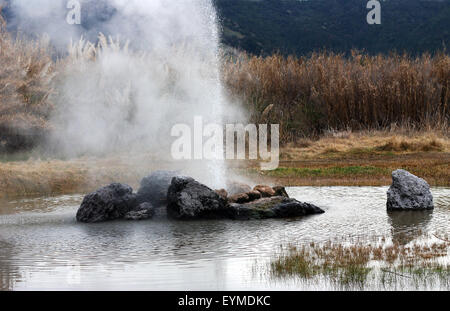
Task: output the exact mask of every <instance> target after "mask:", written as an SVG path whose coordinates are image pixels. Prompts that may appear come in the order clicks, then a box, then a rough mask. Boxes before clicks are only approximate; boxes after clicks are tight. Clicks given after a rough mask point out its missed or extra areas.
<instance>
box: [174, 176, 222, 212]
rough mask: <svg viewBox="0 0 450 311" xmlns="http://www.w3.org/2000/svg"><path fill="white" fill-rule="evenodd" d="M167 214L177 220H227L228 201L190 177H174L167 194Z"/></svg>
mask: <svg viewBox="0 0 450 311" xmlns="http://www.w3.org/2000/svg"><path fill="white" fill-rule="evenodd" d="M167 213H168V215H169V216H170V217H173V218H176V219H186V220H189V219H203V218H208V219H209V218H226V217H228V215H227V214H228V213H229V209H228V204H227V201H226V199H224V198H223V197H221V196H220V195H218V194H217V193H216V192H214V191H213V190H211V189H210V188H208V187H207V186H205V185H203V184H201V183H199V182H197V181H195V180H194V179H193V178H190V177H181V176H179V177H174V178H173V179H172V183H171V185H170V187H169V191H168V193H167Z"/></svg>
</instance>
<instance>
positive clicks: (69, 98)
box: [11, 0, 227, 188]
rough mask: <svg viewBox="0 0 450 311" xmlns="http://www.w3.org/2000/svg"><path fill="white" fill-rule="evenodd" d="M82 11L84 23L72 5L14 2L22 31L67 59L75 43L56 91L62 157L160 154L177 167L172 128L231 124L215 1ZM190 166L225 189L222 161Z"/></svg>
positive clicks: (60, 68) (122, 0)
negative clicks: (71, 19) (73, 18)
mask: <svg viewBox="0 0 450 311" xmlns="http://www.w3.org/2000/svg"><path fill="white" fill-rule="evenodd" d="M80 4H81V8H82V9H81V25H70V24H68V23H67V21H66V16H67V14H68V11H69V10H68V9H67V1H65V0H62V1H54V0H13V1H12V3H11V8H12V9H13V11H14V16H15V18H14V24H15V26H17V27H18V28H20V29H21V30H22V31H23V32H25V33H29V34H31V35H41V34H44V33H45V34H48V36H49V37H50V40H51V41H52V43H53V44H54V46H55V47H56V48H57V49H58V50H59V55H63V54H61V53H64V51H67V46H68V45H70V48H69V53H68V56H67V55H64V57H62V58H61V60H60V61H59V63H58V65H57V70H56V71H57V73H56V76H55V78H54V90H55V91H54V93H53V94H51V100H52V102H54V106H55V112H54V113H53V117H52V118H53V123H54V124H55V126H56V130H55V131H54V132H55V134H54V135H53V137H51V139H50V141H49V146H51V147H52V148H53V150H57V151H58V152H62V153H63V154H64V155H68V156H79V155H85V154H87V155H114V154H115V153H117V152H123V151H127V152H151V153H152V154H153V155H154V154H158V155H159V156H160V158H161V159H164V160H168V159H170V158H171V157H170V146H171V143H172V142H173V140H174V138H173V137H171V128H172V126H173V125H175V124H178V123H184V124H192V123H193V121H194V118H195V117H196V116H201V117H202V118H203V120H204V122H205V123H207V122H208V123H218V124H222V118H223V116H224V113H225V108H226V107H227V105H226V104H225V102H226V100H225V98H224V95H223V90H222V85H221V81H220V58H219V31H218V23H217V16H216V12H215V9H214V6H213V4H212V2H211V0H177V1H173V0H151V1H139V0H103V1H91V0H89V1H88V0H85V1H80ZM100 33H104V34H105V35H104V36H103V35H100V36H99V34H100ZM84 38H86V39H84ZM97 38H98V40H97ZM89 40H91V41H92V40H96V41H97V42H98V43H90V42H89ZM63 47H64V49H63ZM196 166H198V169H197V168H196ZM205 167H208V168H209V169H207V170H205ZM188 169H190V171H189V174H191V175H192V176H194V177H196V178H198V179H199V180H201V181H202V182H204V183H207V184H208V185H210V186H211V187H217V188H218V187H223V186H224V183H225V181H224V164H223V163H222V161H214V162H210V163H194V162H192V163H191V164H189V167H188Z"/></svg>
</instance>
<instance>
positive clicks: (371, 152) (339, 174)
mask: <svg viewBox="0 0 450 311" xmlns="http://www.w3.org/2000/svg"><path fill="white" fill-rule="evenodd" d="M398 168H403V169H406V170H408V171H410V172H412V173H413V174H416V175H417V176H420V177H423V178H425V179H426V180H427V181H428V182H429V183H430V184H431V185H433V186H450V139H449V138H448V135H447V134H445V133H438V132H409V133H408V132H404V133H402V132H401V131H400V130H399V131H395V132H386V131H372V132H367V131H366V132H362V133H352V132H332V133H328V134H327V135H325V136H322V137H321V138H320V139H317V140H309V139H307V140H299V141H297V142H296V143H291V144H289V145H288V146H286V147H284V148H282V150H281V162H280V167H279V168H278V169H276V170H274V171H267V172H263V171H260V170H259V169H258V165H257V163H253V165H251V168H249V169H246V171H247V173H248V174H250V175H251V176H254V177H255V178H256V177H258V178H261V179H262V180H264V181H272V182H274V183H277V184H283V185H290V186H311V185H314V186H384V185H389V184H390V183H391V172H392V171H393V170H396V169H398Z"/></svg>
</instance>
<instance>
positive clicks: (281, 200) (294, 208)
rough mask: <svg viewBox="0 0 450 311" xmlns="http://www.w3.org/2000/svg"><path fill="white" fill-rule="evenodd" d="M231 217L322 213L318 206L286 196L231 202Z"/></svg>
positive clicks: (267, 216) (243, 217)
mask: <svg viewBox="0 0 450 311" xmlns="http://www.w3.org/2000/svg"><path fill="white" fill-rule="evenodd" d="M230 208H231V210H232V215H233V216H232V218H234V219H239V220H250V219H267V218H290V217H299V216H307V215H313V214H322V213H324V211H323V210H322V209H320V208H319V207H317V206H315V205H312V204H309V203H302V202H299V201H297V200H294V199H289V198H286V197H281V196H280V197H271V198H262V199H259V200H256V201H253V202H250V203H246V204H231V205H230Z"/></svg>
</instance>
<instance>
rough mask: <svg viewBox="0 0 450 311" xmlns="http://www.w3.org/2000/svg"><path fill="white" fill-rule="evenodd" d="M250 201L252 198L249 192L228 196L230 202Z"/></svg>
mask: <svg viewBox="0 0 450 311" xmlns="http://www.w3.org/2000/svg"><path fill="white" fill-rule="evenodd" d="M250 201H251V199H250V197H249V196H248V194H247V193H239V194H235V195H232V196H231V197H229V198H228V202H230V203H247V202H250Z"/></svg>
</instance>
